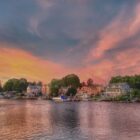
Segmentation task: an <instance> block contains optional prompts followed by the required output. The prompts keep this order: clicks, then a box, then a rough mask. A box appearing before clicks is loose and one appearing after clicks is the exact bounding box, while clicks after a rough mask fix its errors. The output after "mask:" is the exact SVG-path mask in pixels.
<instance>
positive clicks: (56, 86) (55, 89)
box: [49, 79, 61, 97]
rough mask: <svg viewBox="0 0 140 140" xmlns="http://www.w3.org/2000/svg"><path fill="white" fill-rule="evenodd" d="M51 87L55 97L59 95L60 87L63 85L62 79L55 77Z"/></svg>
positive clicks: (52, 94)
mask: <svg viewBox="0 0 140 140" xmlns="http://www.w3.org/2000/svg"><path fill="white" fill-rule="evenodd" d="M49 87H50V94H51V96H53V97H56V96H58V92H59V88H60V87H61V80H59V79H53V80H52V81H51V83H50V84H49Z"/></svg>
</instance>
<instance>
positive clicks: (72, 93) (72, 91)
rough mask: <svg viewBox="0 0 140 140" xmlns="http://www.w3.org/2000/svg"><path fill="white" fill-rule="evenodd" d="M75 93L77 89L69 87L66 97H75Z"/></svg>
mask: <svg viewBox="0 0 140 140" xmlns="http://www.w3.org/2000/svg"><path fill="white" fill-rule="evenodd" d="M76 93H77V89H76V88H75V87H70V88H69V89H68V91H67V93H66V95H67V96H75V95H76Z"/></svg>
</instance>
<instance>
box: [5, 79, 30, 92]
mask: <svg viewBox="0 0 140 140" xmlns="http://www.w3.org/2000/svg"><path fill="white" fill-rule="evenodd" d="M27 86H28V82H27V80H26V79H24V78H21V79H15V78H13V79H9V80H8V81H7V82H6V83H5V84H4V86H3V89H4V91H16V92H23V91H25V90H26V88H27Z"/></svg>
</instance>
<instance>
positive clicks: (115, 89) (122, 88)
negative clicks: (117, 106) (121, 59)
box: [104, 83, 131, 97]
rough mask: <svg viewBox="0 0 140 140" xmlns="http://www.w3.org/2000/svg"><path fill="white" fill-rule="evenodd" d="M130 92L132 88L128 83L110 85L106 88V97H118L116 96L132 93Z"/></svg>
mask: <svg viewBox="0 0 140 140" xmlns="http://www.w3.org/2000/svg"><path fill="white" fill-rule="evenodd" d="M130 91H131V89H130V86H129V85H128V84H127V83H114V84H109V85H108V86H107V87H106V88H105V92H104V95H105V96H111V97H116V96H120V95H125V94H128V93H130Z"/></svg>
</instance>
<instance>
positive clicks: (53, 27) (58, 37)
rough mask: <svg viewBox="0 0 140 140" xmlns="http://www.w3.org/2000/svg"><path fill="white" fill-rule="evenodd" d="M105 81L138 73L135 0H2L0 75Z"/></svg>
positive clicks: (138, 8) (139, 27)
mask: <svg viewBox="0 0 140 140" xmlns="http://www.w3.org/2000/svg"><path fill="white" fill-rule="evenodd" d="M70 73H75V74H77V75H78V76H79V77H80V79H81V81H83V80H86V79H87V78H93V79H94V81H95V82H99V83H105V82H106V81H108V80H109V79H110V77H111V76H113V75H133V74H140V0H3V1H1V2H0V79H1V80H2V81H3V82H4V81H6V80H7V79H9V78H13V77H16V78H21V77H24V78H27V79H28V80H32V81H38V80H41V81H43V82H45V83H48V82H49V81H50V80H51V79H53V78H61V77H63V76H65V75H67V74H70Z"/></svg>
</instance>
